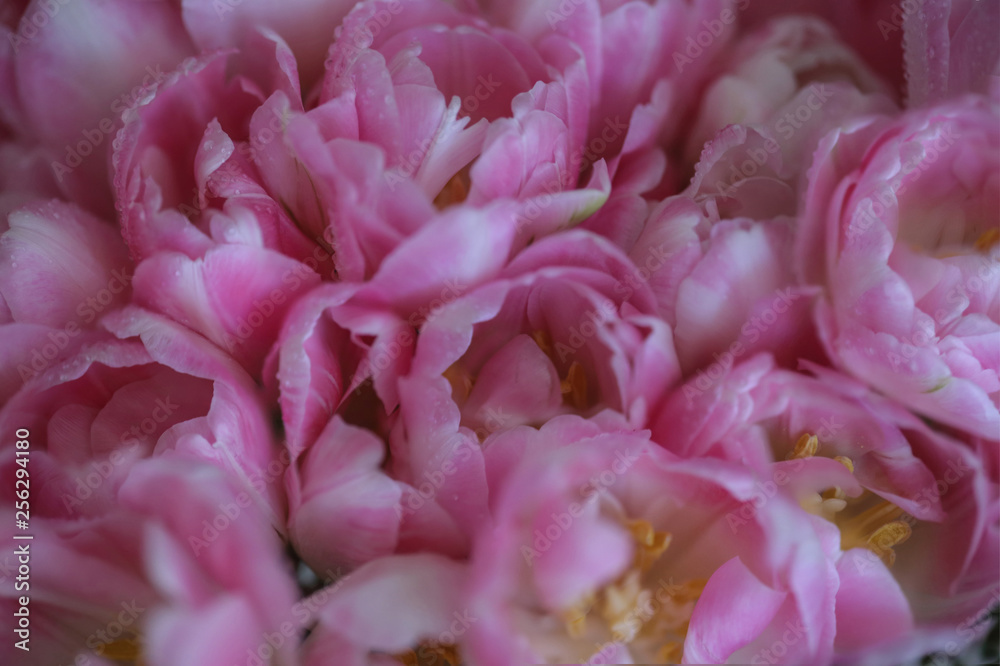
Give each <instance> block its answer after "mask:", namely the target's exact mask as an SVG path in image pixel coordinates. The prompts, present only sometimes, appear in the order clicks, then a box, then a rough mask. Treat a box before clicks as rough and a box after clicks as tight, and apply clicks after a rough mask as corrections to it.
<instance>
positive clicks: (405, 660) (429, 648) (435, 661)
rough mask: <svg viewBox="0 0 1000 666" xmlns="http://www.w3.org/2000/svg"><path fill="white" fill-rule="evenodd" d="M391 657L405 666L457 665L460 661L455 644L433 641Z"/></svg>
mask: <svg viewBox="0 0 1000 666" xmlns="http://www.w3.org/2000/svg"><path fill="white" fill-rule="evenodd" d="M393 659H395V660H396V661H398V662H400V663H402V664H406V666H442V665H447V666H459V664H461V663H462V657H461V655H459V653H458V647H457V646H455V645H453V644H451V643H436V642H433V641H425V642H423V643H421V644H420V645H418V646H417V647H415V648H414V649H412V650H410V651H409V652H403V653H402V654H397V655H393Z"/></svg>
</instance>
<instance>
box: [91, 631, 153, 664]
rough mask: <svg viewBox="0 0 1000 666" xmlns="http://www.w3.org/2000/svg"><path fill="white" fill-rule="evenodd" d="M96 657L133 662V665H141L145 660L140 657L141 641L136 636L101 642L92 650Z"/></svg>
mask: <svg viewBox="0 0 1000 666" xmlns="http://www.w3.org/2000/svg"><path fill="white" fill-rule="evenodd" d="M94 652H95V653H96V654H97V656H98V657H103V658H104V659H110V660H111V661H124V662H130V663H134V664H135V666H143V664H145V663H146V661H145V660H144V659H143V658H142V643H141V642H140V641H139V637H138V636H132V637H129V638H119V639H118V640H114V641H111V642H110V643H101V644H100V645H98V646H97V648H96V649H95V650H94Z"/></svg>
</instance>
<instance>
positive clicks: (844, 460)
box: [833, 456, 854, 474]
mask: <svg viewBox="0 0 1000 666" xmlns="http://www.w3.org/2000/svg"><path fill="white" fill-rule="evenodd" d="M833 459H834V460H836V461H837V462H839V463H840V464H841V465H843V466H844V467H846V468H847V471H848V472H850V473H851V474H854V461H853V460H851V459H850V458H848V457H847V456H834V457H833Z"/></svg>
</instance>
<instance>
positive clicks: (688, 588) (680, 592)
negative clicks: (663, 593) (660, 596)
mask: <svg viewBox="0 0 1000 666" xmlns="http://www.w3.org/2000/svg"><path fill="white" fill-rule="evenodd" d="M707 584H708V579H707V578H693V579H691V580H689V581H687V582H685V583H682V584H681V585H675V586H672V587H671V588H670V589H669V590H668V592H667V594H669V595H670V597H671V598H673V599H674V600H675V601H678V602H680V603H687V602H688V601H697V599H698V598H699V597H700V596H701V593H702V592H704V591H705V586H706V585H707Z"/></svg>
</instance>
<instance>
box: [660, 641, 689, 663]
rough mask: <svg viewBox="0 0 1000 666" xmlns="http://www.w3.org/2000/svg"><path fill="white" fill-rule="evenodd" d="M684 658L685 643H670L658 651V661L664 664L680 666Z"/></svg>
mask: <svg viewBox="0 0 1000 666" xmlns="http://www.w3.org/2000/svg"><path fill="white" fill-rule="evenodd" d="M683 656H684V643H680V642H678V641H670V642H668V643H664V644H663V646H662V647H661V648H660V649H659V651H657V653H656V659H657V661H659V662H660V663H663V664H679V663H680V661H681V657H683Z"/></svg>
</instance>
